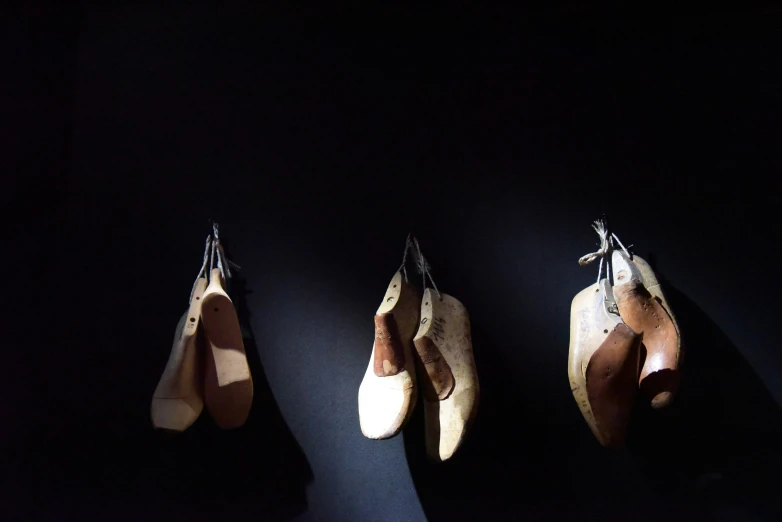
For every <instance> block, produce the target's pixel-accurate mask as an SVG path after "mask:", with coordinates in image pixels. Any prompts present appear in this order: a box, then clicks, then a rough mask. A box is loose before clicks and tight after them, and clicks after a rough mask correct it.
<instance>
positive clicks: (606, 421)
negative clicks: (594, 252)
mask: <svg viewBox="0 0 782 522" xmlns="http://www.w3.org/2000/svg"><path fill="white" fill-rule="evenodd" d="M609 256H610V260H611V262H610V266H611V269H610V274H611V276H612V277H611V278H612V280H613V285H612V284H611V283H610V281H609V279H608V278H605V279H602V280H600V281H599V283H595V284H593V285H591V286H589V287H587V288H585V289H584V290H582V291H581V292H579V293H578V294H577V295H576V297H575V298H574V299H573V303H572V307H571V311H570V320H571V322H570V353H569V357H568V376H569V378H570V387H571V390H572V391H573V396H574V397H575V399H576V402H578V407H579V408H580V409H581V413H582V414H583V415H584V418H585V419H586V421H587V424H589V427H590V428H591V429H592V432H593V433H594V434H595V437H597V439H598V441H600V443H601V444H602V445H604V446H607V447H615V446H619V445H621V444H622V442H623V441H624V438H625V433H626V430H627V424H628V420H629V417H630V412H631V409H632V406H633V404H634V402H635V397H636V392H637V391H638V390H640V392H641V395H642V396H643V397H644V399H645V400H648V401H649V402H650V404H651V406H652V407H653V408H656V409H657V408H664V407H665V406H667V405H668V404H670V402H671V401H672V400H673V397H674V395H675V393H676V390H677V388H678V384H679V378H680V372H679V367H680V364H681V356H682V351H681V336H680V333H679V326H678V324H677V323H676V319H675V318H674V315H673V313H672V312H671V308H670V306H669V304H668V301H667V300H666V298H665V295H664V294H663V291H662V288H661V286H660V283H659V282H658V281H657V277H656V276H655V275H654V272H653V271H652V269H651V267H650V266H649V264H648V263H647V262H646V261H644V260H643V259H641V258H640V257H638V256H632V257H631V256H630V255H629V254H628V253H627V252H626V251H613V252H611V251H609V252H607V254H606V257H609Z"/></svg>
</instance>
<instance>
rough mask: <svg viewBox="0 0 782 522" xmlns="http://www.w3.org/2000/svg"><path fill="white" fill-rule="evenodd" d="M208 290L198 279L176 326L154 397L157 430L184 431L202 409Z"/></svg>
mask: <svg viewBox="0 0 782 522" xmlns="http://www.w3.org/2000/svg"><path fill="white" fill-rule="evenodd" d="M205 289H206V278H201V279H198V281H196V284H195V291H194V293H193V300H192V302H191V303H190V307H189V309H188V310H187V312H185V314H184V315H183V316H182V318H181V319H180V320H179V324H177V329H176V333H175V334H174V344H173V346H172V348H171V354H170V355H169V358H168V363H167V364H166V368H165V369H164V370H163V375H162V376H161V377H160V381H159V382H158V385H157V388H156V389H155V393H154V394H153V396H152V405H151V409H150V410H151V416H152V425H153V426H154V427H155V428H158V429H164V430H170V431H184V430H186V429H187V428H189V427H190V426H191V425H192V424H193V423H194V422H195V421H196V419H197V418H198V417H199V415H201V411H202V410H203V407H204V403H203V397H202V386H201V379H202V372H201V366H202V360H201V357H199V350H198V345H197V339H198V336H197V332H198V327H199V325H200V319H201V302H202V297H203V295H204V290H205Z"/></svg>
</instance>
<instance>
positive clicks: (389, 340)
mask: <svg viewBox="0 0 782 522" xmlns="http://www.w3.org/2000/svg"><path fill="white" fill-rule="evenodd" d="M374 361H375V367H374V370H375V375H377V376H378V377H390V376H391V375H396V374H398V373H399V372H401V371H402V370H404V369H405V347H404V344H402V340H401V339H400V337H399V329H398V327H397V325H396V320H395V319H394V314H392V313H384V314H375V354H374Z"/></svg>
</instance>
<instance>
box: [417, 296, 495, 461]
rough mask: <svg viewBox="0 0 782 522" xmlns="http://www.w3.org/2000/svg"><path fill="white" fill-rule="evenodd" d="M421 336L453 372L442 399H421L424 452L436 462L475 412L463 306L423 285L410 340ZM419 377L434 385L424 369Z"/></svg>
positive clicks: (476, 394)
mask: <svg viewBox="0 0 782 522" xmlns="http://www.w3.org/2000/svg"><path fill="white" fill-rule="evenodd" d="M424 337H427V338H428V339H429V341H431V342H432V343H433V344H434V345H435V347H436V348H437V350H438V351H439V352H440V354H441V355H442V358H443V359H444V362H445V363H446V364H447V365H448V367H449V368H450V370H451V373H452V376H453V389H452V390H451V391H450V393H449V394H448V395H446V396H445V397H444V398H442V399H441V398H440V397H438V396H434V397H430V398H427V397H426V396H425V397H424V401H423V403H424V418H425V423H426V451H427V455H428V456H429V458H430V459H431V460H433V461H436V462H439V461H445V460H448V459H449V458H451V457H452V456H453V454H454V453H455V452H456V451H457V450H458V449H459V447H460V446H461V445H462V443H463V442H464V439H465V437H466V436H467V433H468V432H469V429H470V426H471V424H472V422H473V421H474V419H475V416H476V415H477V413H478V402H479V399H480V386H479V382H478V372H477V369H476V367H475V358H474V357H473V347H472V332H471V330H470V316H469V314H468V313H467V308H465V306H464V305H463V304H462V303H461V302H459V300H458V299H456V298H455V297H453V296H450V295H448V294H440V295H439V296H438V294H437V293H436V292H434V291H433V290H431V289H428V288H427V289H426V290H425V291H424V296H423V299H422V302H421V321H420V326H419V328H418V333H417V334H416V336H415V339H414V341H415V342H416V343H419V344H420V343H422V339H423V338H424ZM429 341H423V342H424V343H428V342H429ZM420 364H422V363H420ZM419 379H427V380H429V383H427V386H428V387H431V388H433V389H436V384H435V383H433V382H432V380H431V376H430V374H429V373H428V372H426V371H424V372H421V373H420V374H419Z"/></svg>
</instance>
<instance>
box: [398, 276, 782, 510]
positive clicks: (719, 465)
mask: <svg viewBox="0 0 782 522" xmlns="http://www.w3.org/2000/svg"><path fill="white" fill-rule="evenodd" d="M661 280H662V278H661ZM662 282H663V285H664V288H665V290H666V295H667V297H668V299H669V301H670V303H671V306H672V307H673V310H674V312H675V313H676V316H677V320H678V321H679V323H680V327H681V329H682V332H683V334H684V335H683V340H684V342H685V343H686V347H685V349H686V350H687V352H686V359H685V361H684V367H683V380H682V386H681V388H680V391H679V395H678V397H677V399H676V401H675V402H674V403H673V404H672V405H671V407H670V408H669V409H668V410H666V411H660V412H658V411H653V410H651V408H650V407H649V406H647V405H645V404H643V402H642V401H641V400H640V399H639V402H638V404H637V405H636V407H635V409H634V411H633V418H632V420H631V426H630V429H629V433H628V441H627V445H626V447H625V448H624V449H622V450H619V451H609V450H606V449H604V448H602V447H601V446H600V445H599V444H598V443H597V441H596V440H595V439H594V438H593V436H592V434H591V432H590V431H589V429H588V428H587V427H586V424H585V423H584V421H583V419H582V418H581V415H580V413H579V411H578V408H577V407H576V405H575V402H574V401H573V399H572V395H570V390H569V389H568V388H567V379H566V378H564V377H563V379H562V387H563V393H562V394H557V395H556V397H537V396H535V395H534V393H531V392H530V388H531V387H530V386H529V385H528V384H527V385H525V384H524V383H522V382H521V379H520V378H519V372H517V373H516V374H514V369H513V365H508V364H505V363H504V361H503V360H501V359H500V358H499V357H498V354H501V353H510V352H508V351H507V350H510V349H511V348H512V346H503V347H500V346H499V344H498V343H505V344H508V345H511V344H512V343H513V342H520V341H518V340H516V341H514V340H513V339H500V338H499V336H498V337H497V338H492V337H491V336H490V335H489V334H487V332H485V331H483V330H482V329H481V328H480V325H476V324H473V339H474V344H475V346H476V347H482V348H481V351H482V352H483V354H484V356H483V357H481V359H480V361H479V366H478V372H479V375H480V379H481V387H482V397H481V406H480V411H479V413H478V418H477V421H476V423H475V425H474V429H473V432H472V433H471V434H470V436H469V437H468V439H467V441H466V443H465V445H464V446H463V447H462V448H461V450H460V451H459V453H457V454H456V455H455V456H454V458H453V459H451V460H450V461H448V462H445V463H443V464H433V463H430V462H428V461H427V458H426V455H425V448H424V438H423V432H424V431H423V430H424V426H423V424H424V421H423V415H422V410H423V408H420V407H419V408H416V412H415V414H414V416H413V418H412V419H411V422H410V424H409V425H408V426H407V427H406V428H405V449H406V453H407V458H408V462H409V466H410V470H411V473H412V476H413V480H414V483H415V486H416V489H417V492H418V496H419V498H420V501H421V504H422V506H423V509H424V511H425V513H426V516H427V519H428V520H429V521H430V522H438V521H449V522H453V521H457V520H554V519H558V520H559V519H562V520H574V519H576V518H577V519H578V520H582V521H583V520H603V521H604V520H657V521H659V520H666V521H670V520H695V519H697V520H701V519H704V518H712V517H716V518H718V519H719V520H776V516H777V515H778V514H779V513H780V512H782V505H781V504H780V500H779V491H780V489H779V484H780V481H779V479H778V478H777V477H778V470H779V469H782V447H781V446H780V441H782V411H781V410H780V408H779V406H778V405H777V404H776V402H775V401H774V399H773V398H772V396H771V395H770V394H769V392H768V391H767V390H766V388H765V387H764V385H763V383H762V381H761V380H760V379H759V377H757V375H756V374H755V373H754V371H753V370H752V368H751V367H750V366H749V364H748V363H747V362H746V361H745V360H744V358H743V357H742V356H741V355H740V353H739V351H738V350H737V349H736V347H735V346H734V345H733V344H732V343H731V341H730V340H729V339H728V338H727V337H726V336H725V334H724V333H722V331H721V330H720V329H719V327H718V326H717V325H716V324H714V323H713V322H712V321H711V320H710V319H709V318H708V317H707V316H706V315H705V314H704V313H703V311H701V310H700V308H699V307H698V306H697V305H696V304H695V303H693V302H692V301H691V300H689V299H688V298H687V297H686V296H685V295H683V294H682V293H681V292H679V291H677V290H676V289H675V288H673V287H672V286H671V285H670V284H667V283H666V282H665V281H664V280H662ZM511 319H512V318H508V320H509V321H510V320H511ZM531 336H532V337H536V336H537V338H530V337H526V338H525V339H524V340H523V342H524V343H525V344H529V346H544V347H545V346H552V340H551V339H550V338H548V339H547V338H546V337H547V336H546V329H545V328H541V329H540V331H539V332H538V333H537V334H535V333H532V334H531ZM549 336H550V335H549ZM561 349H562V350H564V352H565V354H564V355H565V358H566V352H567V346H564V347H561ZM563 360H564V358H563ZM562 374H563V376H564V375H566V365H565V364H564V363H563V364H562ZM532 388H534V386H532ZM563 401H564V402H563ZM419 406H420V405H419ZM552 408H558V409H564V411H565V412H569V418H568V420H567V421H566V422H567V423H568V424H566V425H562V421H561V420H560V421H556V420H555V421H552V420H550V419H552V418H553V417H555V416H556V412H551V409H552ZM563 418H564V417H563ZM571 418H572V422H573V424H570V422H571ZM576 422H577V423H581V424H582V425H581V426H577V425H576V424H575V423H576Z"/></svg>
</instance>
